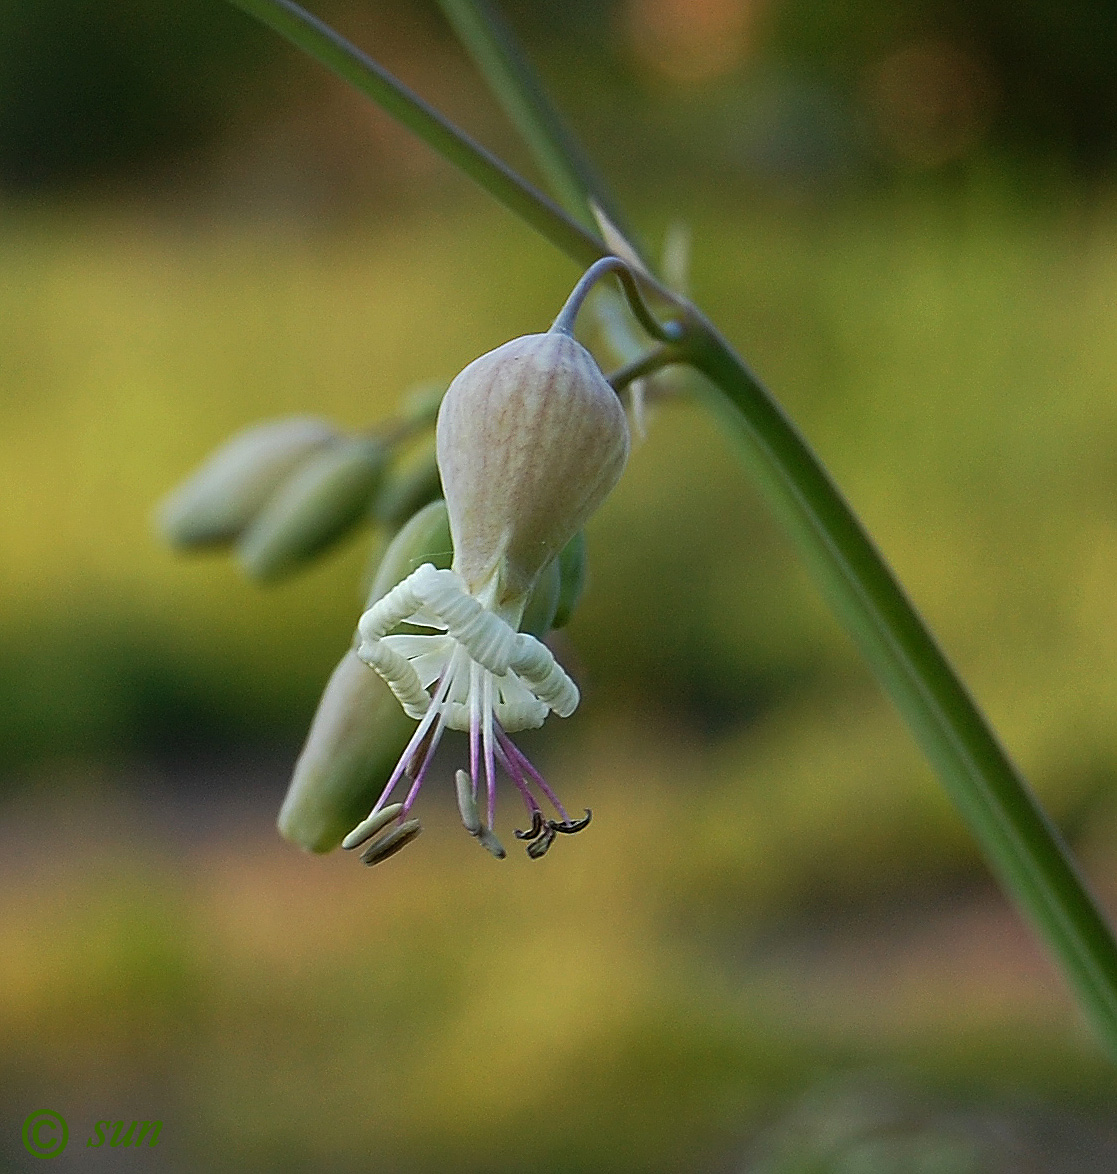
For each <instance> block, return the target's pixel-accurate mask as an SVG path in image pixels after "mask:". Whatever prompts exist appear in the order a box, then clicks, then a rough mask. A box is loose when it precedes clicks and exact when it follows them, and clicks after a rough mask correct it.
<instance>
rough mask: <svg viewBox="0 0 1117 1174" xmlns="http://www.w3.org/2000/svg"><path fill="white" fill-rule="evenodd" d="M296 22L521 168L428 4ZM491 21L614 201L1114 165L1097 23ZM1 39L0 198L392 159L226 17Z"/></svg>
mask: <svg viewBox="0 0 1117 1174" xmlns="http://www.w3.org/2000/svg"><path fill="white" fill-rule="evenodd" d="M311 7H313V8H314V10H315V11H316V12H318V13H320V14H321V15H323V16H325V17H326V18H327V19H329V20H332V21H334V22H335V23H336V24H337V25H338V26H339V27H340V28H341V29H342V30H343V31H345V32H346V33H347V34H348V35H350V36H351V37H353V38H354V39H355V40H357V41H358V43H360V44H362V45H364V46H365V47H367V48H369V49H371V50H372V51H373V52H374V53H376V54H377V55H378V56H380V57H382V58H383V59H384V60H385V61H386V62H387V64H388V65H389V66H390V67H392V68H395V69H398V70H400V71H401V72H402V73H403V75H404V77H405V80H407V81H409V82H410V84H412V85H414V86H416V87H417V88H418V89H420V90H421V91H422V92H424V93H425V94H426V96H428V97H430V98H432V99H433V100H435V101H436V102H438V103H440V104H443V105H445V106H447V107H448V108H449V109H450V110H451V112H452V113H455V114H456V115H457V116H458V117H460V118H462V119H463V120H464V121H465V122H466V123H467V124H468V125H470V126H471V127H472V129H474V130H475V131H476V132H479V133H481V134H482V136H483V137H486V138H489V139H490V140H493V139H495V141H496V143H497V144H498V145H499V146H500V148H501V149H502V150H507V151H510V152H511V153H512V155H513V157H514V158H515V159H516V160H517V161H518V162H521V163H522V162H523V159H522V154H521V153H520V152H519V151H518V149H517V148H516V147H515V146H514V145H513V144H512V143H511V141H510V138H509V136H508V133H507V130H506V128H504V126H503V124H502V120H501V119H500V118H499V116H497V115H496V114H495V111H494V109H493V107H492V103H491V102H488V101H487V100H485V98H484V97H483V95H482V94H481V87H480V85H479V83H478V82H477V79H476V78H475V77H474V76H473V74H472V71H471V69H470V67H469V66H468V65H467V63H466V62H465V61H464V60H463V58H462V56H461V55H460V54H459V53H456V51H455V50H454V49H453V48H452V46H451V43H450V37H449V33H448V30H447V29H446V28H445V26H444V25H443V24H442V23H441V22H440V19H439V17H438V14H437V12H436V10H435V8H434V5H433V4H431V3H429V2H428V0H422V2H420V0H331V2H323V3H321V4H318V5H312V6H311ZM506 7H507V10H508V14H509V16H510V18H511V19H512V22H513V23H514V24H515V26H516V28H517V30H518V31H519V32H520V33H521V34H522V36H523V38H524V41H525V43H526V44H527V46H528V48H529V50H530V52H531V53H532V55H533V56H535V57H536V58H537V60H538V61H539V64H540V65H541V67H542V69H543V71H544V73H545V75H546V77H547V79H548V81H549V82H550V83H551V84H552V85H553V86H554V87H555V89H556V92H557V94H558V96H559V99H560V103H561V104H563V105H565V106H566V107H567V108H568V110H569V111H570V113H571V115H572V116H573V118H574V121H575V123H576V124H577V125H578V127H579V128H580V129H581V130H582V131H583V132H584V133H585V134H586V136H587V138H588V140H589V141H591V142H593V143H594V153H595V154H596V155H598V157H600V158H604V157H605V156H606V155H608V156H610V157H611V159H612V167H611V170H612V171H613V172H614V174H615V173H616V172H617V171H618V170H620V171H622V172H624V173H625V176H626V178H627V180H628V182H630V183H639V182H640V181H641V178H642V177H643V176H644V175H645V174H646V172H647V168H648V165H649V162H650V161H651V160H653V159H654V162H655V166H656V169H657V171H658V172H659V173H660V174H661V175H663V174H667V175H675V176H686V177H687V178H688V179H689V180H690V182H693V181H694V179H695V178H696V176H703V177H705V178H707V179H708V180H710V181H718V180H723V179H724V177H725V175H726V173H727V171H728V172H730V173H733V174H738V175H752V176H754V177H760V178H761V179H764V178H772V177H775V178H777V179H780V180H781V181H790V182H791V183H793V184H802V183H804V182H806V183H808V184H813V183H817V182H820V181H827V182H833V181H834V180H835V179H836V178H839V177H840V176H842V175H848V174H850V173H854V174H856V173H864V172H866V171H869V172H871V171H872V170H873V169H876V168H879V167H881V166H882V165H883V167H884V168H885V170H891V169H892V168H894V167H896V166H899V167H900V168H901V169H907V168H910V167H915V168H917V169H925V168H932V169H935V168H941V167H942V166H943V165H950V164H953V163H955V162H956V161H957V160H960V159H964V158H967V157H971V156H974V155H975V154H976V155H980V154H988V153H990V152H991V153H993V154H995V155H1001V156H1011V157H1015V158H1018V159H1022V160H1027V161H1030V162H1034V161H1035V160H1037V159H1045V160H1048V161H1051V160H1057V161H1059V165H1061V166H1067V165H1070V166H1072V167H1078V168H1087V169H1089V170H1093V171H1097V170H1102V171H1106V170H1108V169H1109V168H1111V166H1112V164H1113V162H1114V160H1115V158H1117V131H1115V130H1114V127H1117V80H1115V78H1114V74H1113V70H1112V69H1111V68H1110V65H1111V62H1112V60H1113V57H1114V54H1115V53H1117V10H1115V9H1114V7H1113V5H1112V4H1111V3H1109V2H1108V0H1074V2H1073V3H1062V4H1061V3H1055V2H1054V0H1030V2H1029V3H1027V4H1024V5H1020V4H1008V3H1005V2H1004V0H980V3H962V2H961V0H903V2H902V3H886V2H884V0H856V2H843V3H824V4H819V3H816V2H806V3H804V2H803V0H569V2H567V3H563V4H557V5H551V4H538V3H535V2H534V0H513V2H511V3H508V4H507V5H506ZM0 20H2V22H3V27H4V30H5V35H4V38H3V40H2V41H0V187H4V188H7V189H8V190H9V191H27V190H29V189H30V190H35V189H41V188H43V187H52V188H67V187H73V186H74V185H75V184H88V182H89V181H90V180H105V179H111V180H113V181H114V182H117V183H119V181H121V180H128V181H130V182H132V183H135V182H136V181H139V182H140V183H141V184H144V183H148V182H150V181H151V180H152V179H157V180H158V181H159V182H160V183H161V184H162V185H163V186H167V184H168V181H169V182H170V183H172V184H178V185H181V183H182V181H183V180H184V179H190V178H191V177H194V178H195V179H196V178H197V176H198V175H199V174H201V175H207V176H208V177H209V181H210V182H213V181H214V180H215V179H216V180H217V181H218V184H219V186H220V185H221V184H222V183H223V184H225V185H226V186H228V184H229V183H230V181H231V182H233V183H234V184H235V183H237V182H245V181H244V180H243V178H242V177H241V172H242V171H243V170H244V168H245V166H246V165H247V166H248V168H249V170H252V169H253V168H255V169H256V170H257V171H259V169H260V168H264V169H265V170H266V169H281V170H282V171H285V172H287V173H288V175H289V180H288V182H290V175H291V174H294V173H298V172H299V171H300V170H303V169H306V168H307V164H308V163H310V164H311V168H312V169H313V170H315V171H317V172H318V173H319V176H318V181H319V183H322V184H325V185H326V186H327V187H329V186H330V185H331V184H332V185H334V186H335V187H336V185H337V184H338V182H339V178H341V177H343V176H344V175H345V174H346V173H347V172H348V171H351V170H352V169H353V168H354V167H355V166H357V165H356V164H355V162H354V160H353V159H352V158H351V156H352V155H353V154H354V153H355V152H357V153H359V152H362V151H363V152H364V153H365V154H367V155H368V156H370V157H371V158H373V159H376V160H379V161H380V162H381V163H383V162H384V161H385V159H386V158H388V157H389V156H386V155H385V143H384V141H383V135H382V134H381V133H380V132H377V133H376V134H375V135H373V136H371V137H369V136H368V135H367V134H361V133H358V134H357V135H356V136H355V137H354V135H353V134H352V131H353V130H354V127H355V126H356V125H358V124H360V123H361V122H362V121H363V120H364V118H365V116H364V115H354V109H355V108H356V107H357V106H358V103H356V102H355V101H350V100H349V99H347V98H339V97H338V96H337V95H338V93H339V91H340V89H341V87H340V84H339V83H333V82H327V81H326V78H325V75H324V74H322V73H321V72H320V71H318V70H317V69H316V68H315V67H312V66H310V65H309V64H308V63H306V62H303V61H301V60H300V59H299V58H298V57H297V56H296V55H295V54H294V53H293V52H292V51H290V50H289V49H287V48H286V47H284V46H282V45H281V43H280V42H279V40H278V38H276V37H275V36H273V35H272V34H270V33H268V32H266V31H265V30H263V29H261V28H259V27H257V26H256V25H255V24H254V23H253V22H252V21H250V20H249V19H247V18H246V17H244V16H243V15H242V14H241V13H239V12H236V11H233V10H232V9H231V8H230V6H228V5H227V4H225V3H224V2H223V0H204V2H202V3H198V4H190V5H181V4H175V3H173V2H172V0H149V2H145V3H140V2H138V0H118V2H117V3H114V4H111V5H104V4H94V3H91V2H89V0H2V3H0ZM325 95H333V97H326V96H325ZM312 107H313V108H314V114H313V116H312V117H311V116H310V115H309V114H308V111H309V110H310V109H311V108H312ZM376 117H378V116H376ZM342 119H344V120H347V122H348V125H349V131H350V134H349V136H348V137H349V141H348V142H346V141H345V140H346V135H345V134H344V133H343V132H342V130H341V125H340V122H341V120H342ZM375 121H376V118H375V117H374V122H375ZM284 141H286V142H288V143H296V144H298V147H297V148H296V149H294V150H288V149H286V148H284V147H283V146H282V143H283V142H284ZM311 144H313V146H311ZM215 158H216V159H223V160H224V162H223V163H220V164H216V165H215ZM393 164H394V165H395V164H398V160H394V161H393ZM375 174H376V173H375V169H373V170H368V171H361V175H360V178H359V180H357V182H352V181H347V182H344V181H343V182H342V184H341V186H342V189H344V196H345V199H346V200H347V201H353V200H356V201H357V202H362V201H367V200H368V198H369V195H370V193H373V192H375V191H376V190H377V188H378V186H379V185H378V184H377V182H376V179H375ZM300 182H302V183H306V182H307V179H306V176H303V177H301V179H300ZM337 194H338V193H337V191H333V192H332V195H333V196H334V197H336V196H337Z"/></svg>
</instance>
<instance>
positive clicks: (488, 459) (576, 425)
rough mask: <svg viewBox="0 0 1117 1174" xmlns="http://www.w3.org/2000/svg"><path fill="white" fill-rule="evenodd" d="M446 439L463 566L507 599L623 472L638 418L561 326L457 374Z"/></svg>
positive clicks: (459, 565) (499, 601)
mask: <svg viewBox="0 0 1117 1174" xmlns="http://www.w3.org/2000/svg"><path fill="white" fill-rule="evenodd" d="M437 448H438V464H439V468H440V469H441V471H442V484H443V487H444V489H445V492H446V502H447V505H448V507H449V511H450V530H451V532H452V534H453V538H454V570H455V571H457V572H458V574H460V575H461V576H462V578H463V579H464V580H465V583H466V586H467V588H468V589H469V590H470V591H471V592H472V593H474V594H478V595H479V594H481V593H483V594H485V595H486V596H488V597H490V598H491V604H490V606H493V607H495V608H498V609H499V608H501V607H502V606H504V605H505V604H509V603H511V602H512V601H515V600H517V599H523V598H524V597H526V595H527V592H528V590H529V589H530V587H531V586H532V584H533V583H534V581H535V579H536V577H537V576H538V574H539V573H540V571H541V570H542V569H543V568H544V567H545V566H546V565H547V564H548V563H549V562H550V561H551V560H552V559H554V558H556V557H557V556H558V555H559V553H560V552H561V550H562V548H563V547H564V546H565V545H566V544H567V543H568V542H569V541H570V539H571V538H572V537H573V536H574V534H575V533H576V532H577V531H578V530H579V529H580V528H581V527H582V524H583V523H584V522H585V521H586V519H587V518H588V517H589V516H590V514H592V513H593V511H594V510H595V509H596V508H597V507H598V506H599V505H600V504H601V502H602V501H603V500H604V499H605V497H606V496H607V495H608V493H609V491H610V490H611V489H612V488H613V486H614V485H615V484H616V483H617V480H618V478H619V477H620V475H621V472H622V470H623V469H624V465H625V461H626V459H627V457H628V424H627V421H626V420H625V415H624V410H623V409H622V407H621V405H620V401H619V400H618V399H617V396H616V393H615V392H614V391H613V389H612V388H611V387H610V386H609V384H608V382H607V381H606V379H605V377H604V375H602V373H601V371H600V369H599V368H598V366H597V363H596V362H595V361H594V359H593V356H592V355H591V354H590V353H589V351H587V350H586V349H585V347H583V346H582V345H581V344H580V343H579V342H577V341H575V340H574V339H573V338H572V337H571V336H570V335H569V334H566V333H564V332H563V331H562V330H552V331H550V332H549V333H547V334H531V335H527V336H525V337H523V338H516V339H513V340H512V341H511V342H507V343H505V344H504V345H503V346H501V347H497V349H496V350H494V351H490V352H489V353H488V354H486V355H482V356H481V357H480V358H479V359H475V360H474V361H473V362H472V363H470V364H469V366H468V367H466V368H465V370H464V371H462V372H461V374H460V375H458V376H457V378H455V379H454V381H453V382H452V383H451V384H450V387H449V389H448V390H447V392H446V395H445V397H444V398H443V401H442V408H441V410H440V411H439V414H438V428H437Z"/></svg>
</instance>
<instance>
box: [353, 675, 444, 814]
mask: <svg viewBox="0 0 1117 1174" xmlns="http://www.w3.org/2000/svg"><path fill="white" fill-rule="evenodd" d="M449 688H450V673H449V671H448V670H447V671H446V672H445V673H443V674H442V680H441V681H440V682H439V685H438V692H437V693H435V695H434V699H433V701H432V702H431V704H430V706H429V707H428V709H427V712H426V713H425V714H423V718H422V720H421V721H420V722H419V724H418V726H416V727H415V733H413V734H412V735H411V740H410V741H409V742H408V743H407V745H406V746H405V747H404V751H403V753H402V754H401V755H400V757H399V762H397V763H396V768H395V770H393V771H392V773H391V775H390V776H389V778H388V781H387V782H386V783H385V784H384V790H383V791H381V792H380V798H379V799H377V800H376V803H375V804H374V805H373V808H372V811H370V812H369V815H370V817H371V816H373V815H375V814H376V813H377V811H379V810H380V806H381V804H382V803H383V802H384V800H385V799H387V798H388V796H389V795H390V794H391V793H392V792H393V791H394V790H395V786H396V783H398V782H399V780H400V777H401V776H402V775H403V772H404V770H405V769H406V768H407V764H408V763H409V762H410V761H411V757H412V755H413V754H414V753H415V751H416V750H417V749H418V747H419V743H420V742H422V740H423V739H424V738H425V737H426V735H427V730H429V729H430V728H431V726H432V725H433V724H434V721H435V719H436V718H437V717H438V715H439V711H440V709H441V707H442V702H443V701H445V700H446V693H447V691H448V690H449Z"/></svg>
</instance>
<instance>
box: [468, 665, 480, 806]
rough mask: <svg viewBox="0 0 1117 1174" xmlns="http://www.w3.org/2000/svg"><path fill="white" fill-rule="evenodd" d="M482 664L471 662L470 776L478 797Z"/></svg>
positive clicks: (475, 794) (475, 795) (474, 793)
mask: <svg viewBox="0 0 1117 1174" xmlns="http://www.w3.org/2000/svg"><path fill="white" fill-rule="evenodd" d="M480 673H481V666H480V665H479V664H478V663H477V662H476V661H475V660H471V661H470V662H469V777H470V780H471V782H472V785H473V798H474V799H476V798H477V771H478V768H479V766H480V763H481V676H480Z"/></svg>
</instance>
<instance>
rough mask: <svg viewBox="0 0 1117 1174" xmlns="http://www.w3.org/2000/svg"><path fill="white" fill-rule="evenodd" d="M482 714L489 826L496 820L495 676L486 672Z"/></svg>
mask: <svg viewBox="0 0 1117 1174" xmlns="http://www.w3.org/2000/svg"><path fill="white" fill-rule="evenodd" d="M482 682H483V684H482V690H483V692H482V697H481V716H482V718H483V720H484V723H485V724H484V725H483V726H482V728H481V736H482V741H483V745H484V749H485V785H486V786H487V787H488V792H489V818H488V824H489V827H492V826H493V823H494V822H495V820H496V764H495V763H494V761H493V676H492V673H490V672H485V674H484V676H483V677H482Z"/></svg>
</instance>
